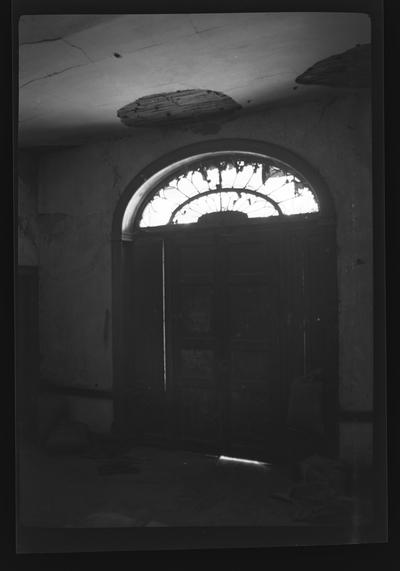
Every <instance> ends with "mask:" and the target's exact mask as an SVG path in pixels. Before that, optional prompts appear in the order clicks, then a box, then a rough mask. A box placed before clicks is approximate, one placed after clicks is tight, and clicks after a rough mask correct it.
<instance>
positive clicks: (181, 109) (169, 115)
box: [117, 89, 241, 127]
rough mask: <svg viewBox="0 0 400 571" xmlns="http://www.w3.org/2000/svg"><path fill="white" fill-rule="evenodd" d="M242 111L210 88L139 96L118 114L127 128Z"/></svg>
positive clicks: (228, 98) (235, 104)
mask: <svg viewBox="0 0 400 571" xmlns="http://www.w3.org/2000/svg"><path fill="white" fill-rule="evenodd" d="M239 109H241V105H239V104H238V103H236V102H235V101H234V100H233V99H232V98H231V97H228V96H227V95H224V94H223V93H220V92H218V91H211V90H209V89H185V90H182V91H180V90H179V91H172V92H167V93H157V94H153V95H147V96H145V97H141V98H139V99H137V100H136V101H134V102H133V103H130V104H129V105H125V106H124V107H122V108H121V109H119V111H118V112H117V115H118V117H119V118H120V119H121V121H122V123H124V125H126V126H128V127H135V126H143V125H148V124H151V125H155V124H156V125H157V124H160V123H162V124H164V123H170V122H175V121H181V120H187V121H196V120H199V119H204V118H209V117H214V116H216V115H221V114H226V113H231V112H232V111H236V110H239Z"/></svg>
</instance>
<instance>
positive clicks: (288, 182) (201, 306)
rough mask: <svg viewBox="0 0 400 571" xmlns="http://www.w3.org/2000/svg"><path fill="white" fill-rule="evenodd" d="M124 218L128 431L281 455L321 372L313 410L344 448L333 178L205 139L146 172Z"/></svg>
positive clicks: (122, 359)
mask: <svg viewBox="0 0 400 571" xmlns="http://www.w3.org/2000/svg"><path fill="white" fill-rule="evenodd" d="M114 222H115V224H114V238H115V240H114V242H113V244H114V246H113V263H114V265H113V272H114V277H113V311H114V365H115V370H114V373H115V385H114V393H115V413H116V425H117V427H118V428H119V430H120V431H121V432H122V433H123V434H125V435H127V436H129V437H131V438H133V439H134V440H136V441H137V442H141V443H148V444H157V445H165V446H172V447H178V448H184V449H189V450H200V451H204V452H207V453H213V454H223V455H230V456H236V457H237V456H239V457H242V458H256V459H264V460H267V461H273V460H275V461H276V460H278V461H279V460H282V459H283V458H285V457H286V456H287V445H288V410H289V405H290V402H291V400H293V398H292V397H293V394H292V393H293V391H292V388H293V382H294V381H295V380H296V379H298V378H300V377H302V376H304V375H306V374H307V373H310V372H311V371H314V370H319V371H320V378H321V379H322V385H321V389H322V392H321V398H320V401H319V403H320V404H319V405H315V406H317V407H318V406H320V410H319V411H317V412H316V411H315V410H314V411H313V410H311V409H309V412H310V414H311V415H313V414H314V415H315V416H318V414H319V415H320V424H321V426H320V427H319V429H320V432H321V434H322V435H323V439H324V448H325V450H329V451H330V452H331V453H334V452H335V448H336V444H337V443H336V405H337V384H338V379H337V294H336V245H335V244H336V239H335V216H334V209H333V205H332V202H331V199H330V196H329V193H328V192H327V190H326V188H325V186H324V183H323V181H322V180H321V179H320V177H319V176H318V175H317V174H316V173H315V172H313V171H312V169H310V168H309V167H308V165H306V164H304V163H303V161H302V160H300V159H299V158H298V157H297V156H295V155H293V154H292V153H289V152H288V151H286V150H284V149H281V148H277V147H274V146H271V145H266V144H264V143H260V142H253V141H243V140H239V141H238V140H236V141H218V142H215V141H213V142H209V143H205V144H202V145H194V146H192V147H186V148H185V149H183V150H182V151H179V152H177V153H175V154H173V155H169V156H166V157H164V158H163V159H162V160H161V161H159V162H158V163H155V164H153V165H152V166H151V167H149V169H148V170H146V171H144V172H142V173H141V175H140V176H139V177H137V178H136V179H135V180H134V181H133V182H132V184H131V185H130V187H129V188H128V189H127V191H126V194H125V195H124V197H123V199H122V201H121V204H120V205H119V207H118V209H117V212H116V216H115V220H114ZM301 398H304V394H303V397H301ZM306 398H307V397H306ZM313 398H314V397H313ZM295 406H298V407H300V409H301V407H303V413H304V414H307V410H308V409H307V407H310V406H311V408H312V406H314V405H310V402H308V403H303V404H301V403H297V404H296V403H295ZM314 408H315V407H314Z"/></svg>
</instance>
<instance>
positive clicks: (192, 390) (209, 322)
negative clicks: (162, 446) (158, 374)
mask: <svg viewBox="0 0 400 571" xmlns="http://www.w3.org/2000/svg"><path fill="white" fill-rule="evenodd" d="M166 252H167V255H166V260H167V265H168V269H167V276H168V290H169V294H167V298H168V300H169V308H170V309H169V315H170V318H171V319H170V326H169V328H168V330H167V331H168V333H167V338H168V339H169V345H170V346H171V359H170V360H171V363H170V368H169V369H168V370H169V374H168V381H167V387H168V393H169V395H170V398H171V401H172V410H173V417H172V418H171V422H172V424H173V438H174V440H175V442H176V443H178V444H179V443H181V445H184V446H185V447H189V448H190V447H191V448H196V449H198V448H201V449H204V450H207V451H208V450H215V449H217V448H218V441H219V433H220V424H221V417H220V414H219V408H220V404H219V403H220V396H219V394H218V393H219V390H220V387H219V383H218V378H217V377H218V356H217V354H218V341H217V339H218V336H217V331H216V298H215V265H216V259H215V248H214V240H213V238H212V237H209V236H208V237H207V236H203V235H202V236H201V237H199V236H197V237H188V236H185V237H181V236H179V235H176V236H174V237H173V238H172V239H170V240H169V241H168V242H167V250H166Z"/></svg>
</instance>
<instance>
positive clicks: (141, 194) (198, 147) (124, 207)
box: [111, 139, 338, 452]
mask: <svg viewBox="0 0 400 571" xmlns="http://www.w3.org/2000/svg"><path fill="white" fill-rule="evenodd" d="M221 151H224V152H225V151H226V152H231V151H236V152H249V153H255V154H260V155H262V156H263V157H270V158H272V159H275V160H277V161H281V162H284V163H286V164H287V165H288V166H290V168H292V169H293V170H297V171H298V172H299V173H301V175H302V176H303V177H304V178H305V179H306V180H307V181H308V182H309V183H310V185H311V187H312V188H313V190H314V191H315V194H316V196H317V198H318V202H319V213H318V223H319V224H329V225H332V224H333V225H334V232H335V247H336V213H335V208H334V203H333V199H332V197H331V194H330V192H329V189H328V188H327V185H326V183H325V181H324V180H323V179H322V177H321V176H320V175H319V173H318V171H316V170H315V169H313V168H312V167H310V165H309V164H308V163H307V162H305V161H304V160H303V159H302V158H301V157H299V156H298V155H296V154H295V153H292V152H291V151H288V150H287V149H284V148H282V147H279V146H276V145H273V144H269V143H265V142H264V141H253V140H249V139H222V140H210V141H204V142H202V143H197V144H193V145H188V146H185V147H183V148H180V149H177V150H175V151H173V152H170V153H168V154H166V155H164V156H162V157H161V158H159V159H158V160H156V161H154V162H153V163H151V164H150V165H148V166H147V167H145V168H144V169H143V170H142V171H141V172H140V173H138V174H137V175H136V176H135V177H134V178H133V179H132V181H131V182H130V183H129V184H128V185H127V187H126V189H125V191H124V192H123V194H122V195H121V197H120V200H119V201H118V204H117V207H116V209H115V211H114V218H113V224H112V232H111V258H112V315H113V319H112V326H113V327H112V329H113V335H112V341H113V342H112V348H113V354H112V360H113V400H114V430H115V433H116V434H117V435H119V436H121V437H122V438H125V437H126V434H125V432H124V426H123V408H124V402H123V401H124V389H125V385H126V371H125V365H124V363H125V356H126V353H127V350H128V348H127V346H126V338H125V335H124V315H125V308H124V301H123V299H124V298H123V291H124V279H125V277H124V276H125V272H126V263H127V262H126V251H127V248H126V246H128V245H129V243H130V242H132V241H134V239H135V237H136V235H137V230H135V222H136V215H137V212H138V211H140V208H141V207H142V206H143V203H144V202H145V201H146V200H147V199H148V197H149V196H150V195H151V193H152V191H153V190H154V187H155V185H156V184H157V182H158V181H160V180H161V178H164V177H165V176H166V175H167V174H168V173H169V172H174V171H176V170H180V169H181V168H182V166H184V165H185V164H187V163H188V162H191V161H193V160H196V159H199V158H201V157H202V156H205V155H212V154H214V153H216V152H221ZM133 202H135V204H134V207H132V204H133ZM296 219H298V220H299V221H300V222H301V220H302V219H304V216H303V215H294V216H290V217H287V218H286V217H285V218H284V219H283V220H280V221H279V222H280V223H281V224H291V225H293V224H295V223H296ZM270 222H271V223H272V224H273V223H274V222H275V221H273V220H271V221H270ZM270 222H268V223H270ZM194 230H197V229H196V228H194ZM170 231H176V228H165V227H164V228H162V229H161V230H160V229H159V228H158V229H157V228H156V229H153V228H146V229H141V230H140V235H141V236H144V235H145V234H146V233H147V234H149V235H152V236H156V235H157V234H158V235H159V234H160V233H163V234H164V233H168V232H170ZM185 231H189V232H190V231H191V228H187V229H185ZM335 280H336V282H335V284H334V287H335V288H336V290H337V262H336V266H335ZM336 309H337V308H336ZM336 315H337V311H336ZM336 329H337V328H336ZM336 339H337V331H336ZM337 345H338V343H337V342H336V347H335V351H336V364H337V368H338V348H337ZM337 385H338V383H337ZM337 392H338V391H337ZM337 397H338V395H337ZM335 400H336V401H338V398H337V399H335ZM332 416H335V417H336V418H337V414H334V415H332ZM336 432H337V431H335V430H332V434H331V435H330V438H329V440H330V449H331V450H332V452H334V451H336V450H337V449H338V435H337V433H336Z"/></svg>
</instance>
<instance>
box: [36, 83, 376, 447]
mask: <svg viewBox="0 0 400 571" xmlns="http://www.w3.org/2000/svg"><path fill="white" fill-rule="evenodd" d="M229 137H232V138H235V137H241V138H249V139H256V140H264V141H267V142H270V143H274V144H277V145H280V146H283V147H286V148H287V149H289V150H291V151H293V152H295V153H297V154H298V155H300V156H301V157H302V158H303V159H304V160H306V161H307V162H308V163H309V164H310V165H311V166H313V167H314V168H316V169H317V170H319V172H320V174H321V175H322V177H323V178H324V179H325V181H326V183H327V184H328V186H329V188H330V190H331V192H332V195H333V198H334V201H335V205H336V209H337V218H338V223H337V239H338V251H339V253H338V288H339V335H340V339H339V358H340V379H339V381H340V405H341V408H342V409H344V410H347V411H370V410H371V409H372V366H373V362H372V355H373V351H372V349H373V346H372V233H371V229H372V226H371V224H372V212H371V208H372V206H371V201H372V182H371V133H370V101H369V95H368V92H366V91H358V92H351V93H349V94H348V95H346V96H338V97H335V98H333V99H332V98H330V99H323V100H318V101H314V102H308V103H303V104H302V105H296V106H295V105H287V106H282V107H280V108H274V109H272V108H271V109H270V110H265V111H263V112H259V113H257V114H253V115H247V116H242V117H238V118H236V119H233V120H231V121H229V122H225V123H223V124H221V126H220V128H219V127H218V130H217V132H213V133H212V134H207V135H206V136H204V135H202V134H201V133H199V132H198V131H197V132H194V131H193V130H190V129H186V130H182V129H173V128H170V129H163V130H160V129H157V128H152V129H150V128H147V129H138V130H132V131H131V132H128V131H127V137H126V138H122V139H119V140H114V141H109V142H107V141H105V142H99V143H98V144H90V145H86V146H83V147H80V148H76V149H72V150H55V151H54V152H50V153H48V154H46V155H45V156H44V157H43V158H42V161H41V167H40V177H39V178H40V186H39V203H38V209H39V213H40V217H41V219H42V220H43V230H42V232H43V235H42V242H41V251H40V265H41V284H40V331H41V333H40V335H41V351H42V376H43V377H45V378H47V379H49V380H51V381H53V382H56V383H59V384H63V385H74V386H82V387H89V388H104V389H110V388H111V387H112V354H111V320H112V315H111V313H110V311H111V247H110V234H111V223H112V217H113V212H114V209H115V207H116V205H117V202H118V199H119V197H120V196H121V194H122V193H123V191H124V189H125V188H126V186H127V184H128V183H129V182H130V181H131V179H132V178H133V177H134V176H135V175H136V174H137V173H138V172H139V171H140V170H141V169H143V168H144V167H146V166H147V165H148V164H149V163H151V162H153V161H154V160H156V159H157V158H159V157H160V156H162V155H164V154H165V153H167V152H170V151H172V150H174V149H178V148H180V147H183V146H184V145H185V144H191V143H195V142H197V141H203V140H205V139H212V138H229ZM366 434H369V433H368V431H366ZM368 446H369V444H368V442H367V443H365V446H364V447H365V449H368Z"/></svg>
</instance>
